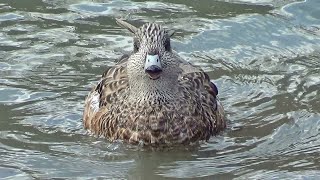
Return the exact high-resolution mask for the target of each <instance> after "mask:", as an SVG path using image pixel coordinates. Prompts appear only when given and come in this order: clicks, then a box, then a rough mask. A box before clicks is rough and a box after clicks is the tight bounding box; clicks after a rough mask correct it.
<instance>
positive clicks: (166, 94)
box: [83, 20, 226, 146]
mask: <svg viewBox="0 0 320 180" xmlns="http://www.w3.org/2000/svg"><path fill="white" fill-rule="evenodd" d="M117 23H118V24H119V25H121V26H122V27H124V28H126V29H128V30H129V31H130V32H131V33H133V39H134V40H133V52H132V53H131V54H130V55H129V56H125V57H123V58H122V59H121V60H120V61H119V62H118V63H117V64H116V65H115V66H114V67H111V68H109V69H107V70H106V72H105V73H104V74H103V76H102V79H101V80H100V82H99V83H98V85H97V86H95V87H94V88H93V89H92V91H91V92H90V93H89V95H88V97H87V99H86V102H85V111H84V116H83V122H84V126H85V128H86V129H89V130H90V131H91V132H93V133H94V134H96V135H104V136H105V137H106V138H108V139H109V140H118V139H120V140H124V141H128V142H130V143H143V144H146V145H156V146H157V145H160V144H162V145H163V144H166V145H173V144H189V143H191V142H197V141H199V140H208V139H209V137H210V136H212V135H215V134H217V133H218V132H220V131H221V130H223V129H224V128H225V126H226V124H225V119H224V110H223V107H222V105H221V103H220V102H219V100H218V98H217V93H218V91H217V88H216V86H215V85H214V84H213V83H212V82H210V79H209V76H208V75H207V74H206V73H205V72H203V70H202V69H201V68H199V67H197V66H194V65H192V64H190V63H188V62H187V61H185V60H183V59H182V58H181V57H179V55H178V54H177V53H175V52H174V51H173V50H172V49H171V43H170V37H171V36H172V34H173V31H169V30H166V29H164V28H163V27H162V26H160V25H158V24H155V23H147V24H144V25H143V26H141V27H140V28H137V27H135V26H133V25H131V24H129V23H127V22H125V21H122V20H117Z"/></svg>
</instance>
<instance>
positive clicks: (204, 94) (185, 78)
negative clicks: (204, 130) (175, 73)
mask: <svg viewBox="0 0 320 180" xmlns="http://www.w3.org/2000/svg"><path fill="white" fill-rule="evenodd" d="M180 68H181V70H182V73H181V75H180V82H181V84H185V87H186V89H188V91H191V92H193V93H195V95H198V97H199V101H200V104H201V106H200V107H198V109H199V112H202V113H204V114H206V115H209V117H214V119H211V120H210V121H211V125H212V133H213V134H216V133H218V132H219V131H221V130H223V129H224V128H225V127H226V122H225V117H224V108H223V106H222V104H221V103H220V101H219V99H218V88H217V86H216V85H215V84H214V83H213V82H212V81H211V80H210V77H209V76H208V74H207V73H205V72H204V71H203V70H202V69H201V68H200V67H198V66H195V65H193V64H191V63H189V62H187V61H185V60H183V59H181V60H180ZM188 93H190V92H188ZM200 108H201V110H200Z"/></svg>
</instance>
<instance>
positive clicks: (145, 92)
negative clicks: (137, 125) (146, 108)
mask: <svg viewBox="0 0 320 180" xmlns="http://www.w3.org/2000/svg"><path fill="white" fill-rule="evenodd" d="M177 83H178V82H177ZM177 83H176V84H171V83H168V82H163V81H161V82H160V81H157V80H150V81H148V82H147V83H132V84H130V93H129V101H130V102H135V103H137V104H144V105H163V104H167V103H172V102H174V101H175V99H176V98H177V97H178V94H179V91H178V86H177Z"/></svg>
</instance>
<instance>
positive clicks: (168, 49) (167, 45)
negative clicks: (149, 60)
mask: <svg viewBox="0 0 320 180" xmlns="http://www.w3.org/2000/svg"><path fill="white" fill-rule="evenodd" d="M164 48H165V50H166V51H171V45H170V39H169V38H167V39H166V41H165V42H164Z"/></svg>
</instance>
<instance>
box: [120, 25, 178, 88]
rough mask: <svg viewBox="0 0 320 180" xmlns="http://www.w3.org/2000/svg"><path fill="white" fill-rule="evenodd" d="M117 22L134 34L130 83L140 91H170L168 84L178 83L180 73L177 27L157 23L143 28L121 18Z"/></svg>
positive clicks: (129, 61)
mask: <svg viewBox="0 0 320 180" xmlns="http://www.w3.org/2000/svg"><path fill="white" fill-rule="evenodd" d="M117 23H118V24H119V25H120V26H122V27H124V28H126V29H128V30H129V31H130V32H131V33H132V34H133V53H132V54H131V56H130V57H129V59H128V62H127V73H128V78H129V84H130V86H131V87H132V86H135V87H137V88H138V89H140V91H141V90H147V91H155V90H156V91H159V90H161V89H163V90H166V91H168V88H169V87H168V86H170V87H171V86H174V85H175V84H176V83H177V80H178V76H179V73H180V70H179V61H178V59H177V57H176V56H175V55H174V54H173V52H172V49H171V43H170V37H171V36H172V35H173V31H170V30H167V29H164V28H163V27H162V26H160V25H158V24H155V23H147V24H144V25H142V26H141V27H140V28H137V27H135V26H133V25H131V24H129V23H127V22H125V21H123V20H120V19H117ZM138 89H137V90H138Z"/></svg>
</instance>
